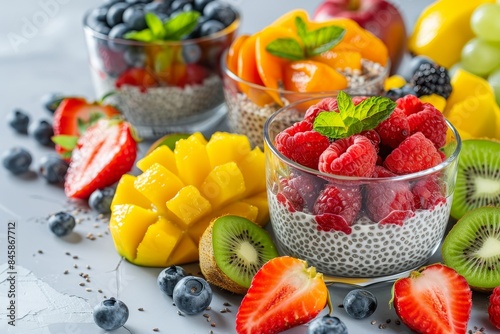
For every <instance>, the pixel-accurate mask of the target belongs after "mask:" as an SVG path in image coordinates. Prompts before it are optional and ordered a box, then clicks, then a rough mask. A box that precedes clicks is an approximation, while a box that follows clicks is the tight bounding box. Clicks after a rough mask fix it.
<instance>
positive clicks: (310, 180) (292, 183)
mask: <svg viewBox="0 0 500 334" xmlns="http://www.w3.org/2000/svg"><path fill="white" fill-rule="evenodd" d="M326 182H327V181H326V180H323V179H320V178H318V177H316V176H315V175H314V176H313V175H309V174H305V173H304V174H301V175H298V176H293V177H292V178H290V179H289V180H288V186H289V187H291V188H294V189H296V190H297V192H298V193H299V195H300V196H301V198H302V200H303V203H304V204H303V207H304V208H307V210H309V212H312V210H313V206H314V202H315V201H316V199H317V198H318V196H319V193H320V191H321V189H323V186H324V185H325V183H326Z"/></svg>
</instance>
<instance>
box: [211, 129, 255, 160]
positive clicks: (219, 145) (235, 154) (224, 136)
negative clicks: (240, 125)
mask: <svg viewBox="0 0 500 334" xmlns="http://www.w3.org/2000/svg"><path fill="white" fill-rule="evenodd" d="M206 149H207V154H208V160H209V161H210V166H211V167H212V168H214V167H215V166H219V165H222V164H225V163H228V162H231V161H234V162H238V161H240V160H241V159H243V158H244V157H245V156H246V155H247V154H248V153H250V150H251V147H250V141H249V140H248V137H247V136H245V135H240V134H236V133H228V132H215V133H214V134H213V135H212V137H211V138H210V140H209V141H208V143H207V147H206Z"/></svg>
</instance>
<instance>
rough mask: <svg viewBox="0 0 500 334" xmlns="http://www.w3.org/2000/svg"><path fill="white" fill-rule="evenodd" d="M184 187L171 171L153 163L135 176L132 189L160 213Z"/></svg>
mask: <svg viewBox="0 0 500 334" xmlns="http://www.w3.org/2000/svg"><path fill="white" fill-rule="evenodd" d="M183 186H184V184H183V183H182V181H181V180H180V179H179V178H178V177H177V176H176V175H175V174H174V173H172V172H171V171H169V170H168V169H166V168H165V167H163V166H162V165H160V164H159V163H154V164H153V165H152V166H151V167H149V168H148V169H147V170H146V171H145V172H144V173H142V174H141V175H139V176H137V178H136V179H135V182H134V187H135V188H136V189H137V190H138V191H139V192H141V193H142V194H143V195H144V196H145V197H147V198H148V199H149V200H150V201H151V202H153V204H154V205H155V206H156V208H157V209H158V210H159V211H160V212H161V211H165V203H167V201H168V200H170V199H171V198H172V197H174V196H175V194H177V192H178V191H179V190H180V189H181V188H182V187H183Z"/></svg>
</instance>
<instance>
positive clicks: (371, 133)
mask: <svg viewBox="0 0 500 334" xmlns="http://www.w3.org/2000/svg"><path fill="white" fill-rule="evenodd" d="M360 135H362V136H365V137H366V138H368V139H370V141H371V142H372V144H373V146H374V147H375V151H376V152H377V153H378V151H379V149H380V148H379V145H380V135H379V134H378V133H377V131H375V130H366V131H363V132H361V133H360Z"/></svg>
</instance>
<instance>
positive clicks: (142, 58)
mask: <svg viewBox="0 0 500 334" xmlns="http://www.w3.org/2000/svg"><path fill="white" fill-rule="evenodd" d="M146 58H147V57H146V54H145V53H144V52H143V50H142V49H141V48H135V47H128V48H127V49H126V50H125V52H124V53H123V59H124V60H125V62H126V63H127V64H128V65H130V66H132V67H144V66H145V64H146Z"/></svg>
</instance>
